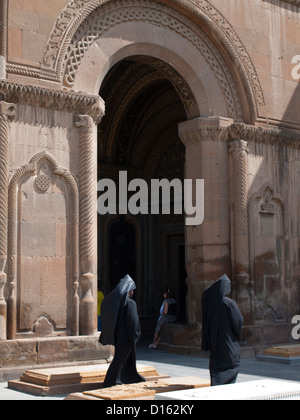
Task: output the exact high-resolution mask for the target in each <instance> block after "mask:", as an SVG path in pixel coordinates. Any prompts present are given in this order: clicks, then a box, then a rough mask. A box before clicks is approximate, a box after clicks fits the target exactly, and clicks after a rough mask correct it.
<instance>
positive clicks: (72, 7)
mask: <svg viewBox="0 0 300 420" xmlns="http://www.w3.org/2000/svg"><path fill="white" fill-rule="evenodd" d="M162 3H164V2H162V1H160V2H147V1H137V0H136V1H135V2H130V1H125V0H123V1H122V3H121V5H122V6H124V7H128V6H130V5H133V4H134V5H137V6H147V5H148V6H149V5H150V6H152V7H153V9H152V10H156V9H158V8H159V7H160V8H161V7H162ZM173 4H174V6H178V7H179V8H183V9H185V10H187V11H188V12H189V13H190V14H191V15H195V16H198V17H199V16H200V17H201V18H202V19H203V20H204V22H205V24H206V25H208V26H209V27H211V28H212V30H213V31H214V32H215V31H216V30H217V31H218V32H219V35H220V39H221V40H222V43H223V44H224V45H225V48H226V49H228V50H229V54H230V56H231V57H232V58H233V61H234V63H237V64H238V63H239V65H238V67H239V68H240V71H241V72H242V78H243V82H244V83H245V85H246V89H247V90H248V98H249V99H254V102H256V104H257V105H264V95H263V91H262V88H261V85H260V82H259V80H258V76H257V73H256V70H255V68H254V65H253V63H252V61H251V59H250V57H249V55H248V53H247V51H246V49H245V47H244V46H243V44H242V43H241V41H240V39H239V37H238V35H237V34H236V32H235V31H234V29H233V28H232V26H231V25H230V24H229V22H228V21H227V20H226V19H225V17H224V16H223V15H222V14H221V13H220V12H219V11H218V10H217V9H216V8H214V7H213V5H212V4H211V3H210V2H209V1H207V0H201V1H198V0H197V1H196V0H184V1H182V0H173ZM101 5H103V6H104V5H105V6H106V8H107V10H108V11H109V10H113V7H114V6H113V5H114V3H111V2H109V1H107V0H92V1H87V0H72V1H71V2H70V3H69V4H68V5H67V6H66V7H65V9H64V10H63V11H62V13H61V15H60V16H59V19H58V20H57V22H56V24H55V26H54V28H53V30H52V33H51V34H50V37H49V40H48V43H47V46H46V49H45V53H44V58H43V64H44V66H45V68H46V67H48V68H51V69H52V71H56V73H57V75H58V78H60V77H61V72H62V70H63V66H62V61H63V60H64V59H65V54H66V52H67V49H68V47H69V45H68V43H69V42H70V40H71V39H72V38H73V37H74V35H75V33H76V31H77V30H78V27H79V26H80V25H81V23H82V22H83V21H84V19H86V18H87V17H88V16H89V15H90V14H92V13H94V11H95V10H96V9H97V8H99V6H101ZM181 18H183V16H182V15H181ZM175 28H176V26H175ZM176 30H177V31H178V30H180V29H179V27H178V25H177V28H176ZM82 47H83V48H84V45H83V46H81V48H82ZM78 55H79V54H78V53H77V56H78ZM251 96H253V98H251ZM253 106H254V103H253ZM252 111H253V112H254V111H255V110H254V109H253V110H252Z"/></svg>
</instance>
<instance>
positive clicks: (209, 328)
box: [202, 275, 244, 386]
mask: <svg viewBox="0 0 300 420" xmlns="http://www.w3.org/2000/svg"><path fill="white" fill-rule="evenodd" d="M230 290H231V283H230V280H229V278H228V277H227V276H226V275H223V276H222V277H221V278H220V279H219V280H218V281H216V282H215V283H214V284H213V285H212V286H211V287H209V288H208V289H206V290H205V291H204V293H203V296H202V349H203V350H205V351H210V363H209V370H210V376H211V385H212V386H215V385H225V384H231V383H235V382H236V378H237V375H238V373H239V367H240V346H239V341H240V338H241V329H242V325H243V321H244V319H243V317H242V315H241V312H240V310H239V308H238V306H237V304H236V303H235V301H234V300H232V299H229V298H228V297H226V295H228V294H229V293H230Z"/></svg>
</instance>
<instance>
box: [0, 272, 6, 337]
mask: <svg viewBox="0 0 300 420" xmlns="http://www.w3.org/2000/svg"><path fill="white" fill-rule="evenodd" d="M5 284H6V274H4V273H1V274H0V340H6V338H7V332H6V318H7V305H6V301H5V299H4V296H3V289H4V286H5Z"/></svg>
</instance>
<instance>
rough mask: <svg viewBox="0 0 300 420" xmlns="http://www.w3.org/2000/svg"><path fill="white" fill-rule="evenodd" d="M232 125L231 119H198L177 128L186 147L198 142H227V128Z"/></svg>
mask: <svg viewBox="0 0 300 420" xmlns="http://www.w3.org/2000/svg"><path fill="white" fill-rule="evenodd" d="M232 123H233V120H232V119H231V118H225V117H205V118H202V117H199V118H194V119H193V120H188V121H185V122H183V123H181V124H179V126H178V133H179V137H180V139H181V141H182V142H183V143H184V144H185V145H186V146H187V145H188V144H189V143H197V142H198V141H205V140H206V141H214V140H223V141H225V140H227V138H228V127H229V126H230V125H231V124H232Z"/></svg>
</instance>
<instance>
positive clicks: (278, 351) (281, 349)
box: [264, 344, 300, 357]
mask: <svg viewBox="0 0 300 420" xmlns="http://www.w3.org/2000/svg"><path fill="white" fill-rule="evenodd" d="M264 354H267V355H269V356H278V357H300V345H299V344H291V345H286V346H274V347H269V348H268V349H265V350H264Z"/></svg>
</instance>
